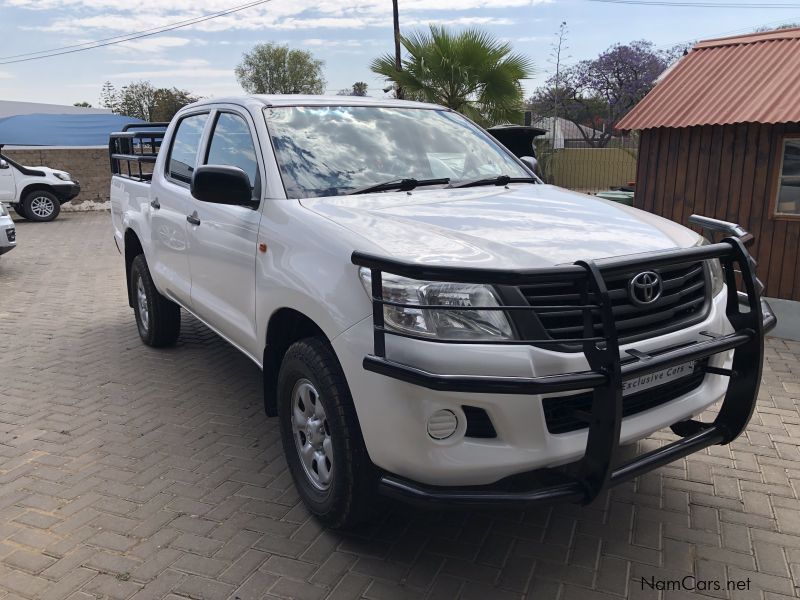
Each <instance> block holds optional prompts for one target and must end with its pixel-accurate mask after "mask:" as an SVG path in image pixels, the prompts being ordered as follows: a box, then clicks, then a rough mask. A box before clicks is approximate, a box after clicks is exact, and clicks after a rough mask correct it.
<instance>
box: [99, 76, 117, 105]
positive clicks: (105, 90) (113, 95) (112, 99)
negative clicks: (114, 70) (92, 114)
mask: <svg viewBox="0 0 800 600" xmlns="http://www.w3.org/2000/svg"><path fill="white" fill-rule="evenodd" d="M117 104H119V92H118V91H117V88H115V87H114V84H113V83H111V82H110V81H106V82H105V83H104V84H103V87H102V89H101V90H100V106H101V107H103V108H108V109H110V110H112V111H113V112H117V110H116V108H117Z"/></svg>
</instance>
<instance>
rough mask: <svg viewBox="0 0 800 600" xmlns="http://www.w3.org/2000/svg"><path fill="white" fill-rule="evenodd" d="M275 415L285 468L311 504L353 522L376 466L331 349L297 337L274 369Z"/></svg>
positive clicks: (331, 519)
mask: <svg viewBox="0 0 800 600" xmlns="http://www.w3.org/2000/svg"><path fill="white" fill-rule="evenodd" d="M278 418H279V420H280V429H281V438H282V441H283V449H284V452H285V454H286V460H287V463H288V465H289V471H290V472H291V474H292V478H293V479H294V482H295V485H296V486H297V490H298V492H299V493H300V497H301V498H302V499H303V501H304V502H305V504H306V506H307V507H308V508H309V510H310V511H311V512H312V513H313V514H315V515H316V516H317V517H318V518H319V519H320V520H321V521H322V522H323V523H325V524H326V525H328V526H331V527H337V528H347V527H351V526H353V525H355V524H357V523H358V522H359V521H361V520H362V519H363V518H364V517H365V516H366V512H367V511H368V509H370V508H371V507H372V506H371V505H372V499H373V496H374V494H375V482H376V478H375V475H374V468H373V466H372V463H371V462H370V460H369V457H368V456H367V449H366V447H365V446H364V440H363V438H362V437H361V428H360V427H359V424H358V418H357V417H356V411H355V407H354V406H353V399H352V397H351V396H350V390H349V388H348V387H347V382H346V381H345V378H344V373H343V372H342V368H341V366H340V365H339V361H338V360H337V359H336V356H335V355H334V352H333V349H332V348H331V347H330V345H329V344H328V343H327V341H325V340H323V339H320V338H306V339H304V340H300V341H299V342H295V343H294V344H292V346H290V347H289V350H287V352H286V355H285V356H284V358H283V362H282V363H281V368H280V372H279V374H278Z"/></svg>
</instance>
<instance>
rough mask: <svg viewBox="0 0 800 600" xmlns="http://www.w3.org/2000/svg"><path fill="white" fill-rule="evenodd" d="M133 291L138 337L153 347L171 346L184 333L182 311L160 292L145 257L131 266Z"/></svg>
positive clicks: (142, 255) (139, 257) (137, 258)
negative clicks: (182, 330)
mask: <svg viewBox="0 0 800 600" xmlns="http://www.w3.org/2000/svg"><path fill="white" fill-rule="evenodd" d="M130 289H131V293H132V294H133V312H134V314H135V315H136V326H137V327H138V329H139V337H140V338H142V341H143V342H144V343H145V344H147V345H148V346H153V347H154V348H161V347H163V346H172V345H173V344H174V343H175V342H176V341H177V340H178V335H179V334H180V332H181V309H180V307H179V306H178V305H177V304H175V303H174V302H173V301H172V300H169V299H168V298H165V297H164V296H162V295H161V294H160V293H159V292H158V290H157V289H156V286H155V284H153V278H152V277H151V276H150V269H148V267H147V261H146V260H145V258H144V254H140V255H139V256H137V257H136V258H134V259H133V263H131V287H130Z"/></svg>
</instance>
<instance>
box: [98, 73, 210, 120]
mask: <svg viewBox="0 0 800 600" xmlns="http://www.w3.org/2000/svg"><path fill="white" fill-rule="evenodd" d="M104 89H105V86H104ZM198 99H199V98H197V97H196V96H194V95H193V94H192V93H191V92H189V91H187V90H179V89H178V88H174V87H173V88H157V87H155V86H154V85H153V84H152V83H150V82H149V81H135V82H133V83H129V84H128V85H126V86H125V87H123V88H122V89H121V90H120V91H119V92H118V93H116V97H115V100H114V106H113V108H112V110H113V111H114V112H115V113H117V114H120V115H127V116H129V117H135V118H137V119H143V120H145V121H169V120H170V119H172V117H174V116H175V113H176V112H178V111H179V110H180V109H182V108H183V107H184V106H186V105H187V104H191V103H192V102H197V100H198Z"/></svg>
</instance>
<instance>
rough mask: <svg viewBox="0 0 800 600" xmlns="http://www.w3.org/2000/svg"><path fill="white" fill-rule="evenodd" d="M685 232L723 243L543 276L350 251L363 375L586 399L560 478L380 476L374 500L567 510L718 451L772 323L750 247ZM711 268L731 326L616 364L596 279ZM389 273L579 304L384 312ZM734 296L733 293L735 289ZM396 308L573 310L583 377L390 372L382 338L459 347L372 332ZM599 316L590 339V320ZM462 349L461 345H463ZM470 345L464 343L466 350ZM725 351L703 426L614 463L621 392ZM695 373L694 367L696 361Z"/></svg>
mask: <svg viewBox="0 0 800 600" xmlns="http://www.w3.org/2000/svg"><path fill="white" fill-rule="evenodd" d="M690 222H691V223H692V224H694V225H696V226H698V227H700V228H703V229H706V230H708V231H714V232H722V233H725V234H727V237H725V238H724V239H722V240H721V241H720V242H718V243H712V244H708V245H703V246H696V247H692V248H686V249H676V250H666V251H660V252H654V253H648V254H647V255H634V256H623V257H617V258H609V259H601V260H589V261H578V262H576V263H574V264H571V265H565V266H557V267H552V268H543V269H531V270H523V271H511V270H500V269H478V268H458V267H447V266H435V265H423V264H417V263H408V262H403V261H399V260H395V259H391V258H383V257H378V256H374V255H370V254H365V253H362V252H354V253H353V255H352V262H353V263H354V264H355V265H358V266H361V267H365V268H367V269H369V270H370V272H371V275H372V294H371V295H372V307H373V312H372V317H373V330H374V353H373V354H370V355H368V356H366V357H365V358H364V361H363V366H364V369H366V370H367V371H371V372H373V373H378V374H380V375H384V376H387V377H391V378H394V379H398V380H401V381H404V382H407V383H411V384H414V385H418V386H421V387H424V388H428V389H432V390H438V391H448V392H471V393H487V394H546V393H552V392H565V391H579V390H580V391H586V390H591V392H592V403H591V410H590V411H588V412H581V414H577V415H575V417H576V418H579V419H581V420H582V421H583V422H584V423H586V424H587V426H588V435H587V443H586V451H585V453H584V456H583V458H582V459H581V460H579V461H578V462H576V463H573V464H571V465H568V466H567V467H566V468H564V467H559V468H553V469H538V470H536V471H533V472H530V473H526V474H522V476H513V477H511V478H506V479H505V480H501V481H500V482H498V483H497V484H493V485H488V486H469V487H443V486H431V485H424V484H420V483H417V482H413V481H409V480H407V479H404V478H401V477H398V476H396V475H393V474H389V473H384V474H383V475H382V476H381V478H380V484H379V485H380V489H381V491H382V492H383V493H384V494H387V495H390V496H394V497H397V498H400V499H403V500H407V501H411V502H419V503H423V504H429V503H431V502H433V503H436V502H444V503H447V504H456V505H466V506H483V505H496V504H502V505H513V506H528V505H531V504H536V503H545V502H554V501H567V502H580V503H589V502H591V501H592V500H594V499H595V498H596V497H597V496H598V495H599V494H601V493H603V491H604V490H606V489H607V488H609V487H610V486H613V485H616V484H619V483H622V482H624V481H627V480H630V479H632V478H634V477H637V476H638V475H641V474H643V473H645V472H648V471H650V470H652V469H655V468H658V467H660V466H662V465H665V464H667V463H669V462H672V461H674V460H677V459H679V458H682V457H684V456H687V455H689V454H691V453H693V452H696V451H698V450H700V449H702V448H705V447H707V446H711V445H714V444H728V443H730V442H731V441H732V440H733V439H735V438H736V437H737V436H738V435H739V434H740V433H741V432H742V431H743V430H744V428H745V427H746V425H747V423H748V421H749V420H750V417H751V415H752V413H753V410H754V407H755V404H756V397H757V395H758V389H759V385H760V382H761V368H762V365H761V363H762V359H763V354H764V334H765V332H766V331H769V330H770V329H772V328H773V327H774V326H775V324H776V319H775V317H774V315H773V314H772V312H771V310H770V308H769V306H768V305H767V303H766V302H764V301H763V300H762V299H761V297H760V295H761V288H762V286H761V284H760V282H759V281H758V279H757V278H756V275H755V272H754V267H755V261H754V260H753V259H752V257H751V256H750V255H749V253H748V252H747V250H746V248H745V244H746V243H749V242H750V241H752V236H751V235H750V234H748V233H747V232H746V231H745V230H744V229H742V228H741V227H739V226H738V225H735V224H732V223H727V222H725V221H718V220H715V219H710V218H708V217H699V216H692V217H691V218H690ZM709 259H719V260H720V262H721V264H722V267H723V270H724V278H725V285H726V287H727V289H728V297H727V306H726V309H725V310H726V315H727V317H728V319H729V321H730V323H731V325H732V326H733V329H734V331H733V332H732V333H727V334H723V333H721V332H712V331H704V332H702V335H703V337H704V338H706V339H703V340H701V341H697V342H695V343H692V344H689V345H683V346H680V347H676V348H672V349H667V350H665V351H661V352H659V353H657V354H652V353H651V354H648V353H645V352H640V351H637V350H635V349H628V350H627V352H626V356H625V357H624V358H622V357H621V356H620V347H619V346H620V344H619V338H618V334H617V330H616V327H615V320H614V317H613V313H612V309H611V303H610V300H609V295H608V290H607V288H606V283H605V278H606V277H610V276H614V275H621V274H627V273H630V272H631V271H633V272H634V273H636V272H637V271H639V270H650V269H656V270H657V269H659V268H663V267H668V266H670V265H676V264H685V263H687V262H689V261H703V260H709ZM384 273H390V274H394V275H399V276H403V277H408V278H411V279H416V280H427V281H444V282H459V283H472V284H487V285H501V286H502V285H507V286H520V285H525V284H536V283H549V282H560V281H565V280H570V281H572V282H575V283H577V284H578V285H579V289H581V290H582V292H581V302H580V303H579V304H578V305H573V306H561V305H560V306H536V307H535V308H534V307H531V306H529V305H512V306H470V307H463V306H450V305H436V306H424V305H419V304H407V303H402V302H394V301H390V300H387V299H385V298H384V297H383V286H382V278H383V274H384ZM739 287H741V288H742V289H741V291H740V290H739ZM385 306H395V307H408V308H416V309H423V310H424V309H425V308H429V309H436V310H465V309H467V308H468V309H471V310H502V311H509V312H510V311H559V310H565V309H571V310H580V311H583V323H584V329H583V335H582V336H581V337H578V338H576V339H572V340H567V342H571V343H575V344H580V345H581V347H582V351H583V354H584V355H585V356H586V360H587V363H588V365H589V369H588V370H586V371H581V372H573V373H563V374H559V375H548V376H540V377H493V376H489V375H487V376H476V375H451V374H438V373H431V372H428V371H426V370H424V369H421V368H418V367H415V366H410V365H406V364H401V363H399V362H396V361H393V360H392V359H391V358H389V357H387V355H386V336H387V335H392V336H400V337H405V338H411V339H418V340H424V341H427V342H438V343H443V344H449V343H455V344H461V343H465V342H463V341H460V340H449V339H448V340H444V339H435V338H430V337H423V336H419V335H415V334H412V333H406V332H401V331H397V330H393V329H391V328H389V327H387V326H386V324H385V322H384V307H385ZM598 312H599V314H600V317H601V319H600V323H601V325H600V327H599V329H600V335H598V334H597V333H596V331H597V329H598V327H597V324H596V322H595V321H594V320H593V318H592V314H593V313H594V314H595V315H596V314H597V313H598ZM564 341H565V340H563V339H561V340H553V339H515V340H501V341H496V342H495V341H492V342H485V341H481V342H479V343H481V344H497V345H498V346H502V345H507V344H517V345H534V344H535V345H537V346H543V347H547V346H548V345H550V344H552V345H557V344H563V343H564ZM467 343H469V342H467ZM473 343H474V342H473ZM729 350H733V351H734V355H733V364H732V366H731V368H730V369H722V368H718V367H711V366H707V365H706V366H704V367H703V368H704V369H705V370H706V372H708V373H714V374H717V375H723V376H727V377H729V378H730V379H729V384H728V388H727V391H726V394H725V397H724V400H723V402H722V405H721V406H720V408H719V413H718V416H717V417H716V419H715V420H714V422H713V423H701V422H699V421H694V420H692V421H684V422H683V423H680V424H677V425H676V426H675V427H674V428H673V430H674V431H675V432H676V433H678V434H679V435H680V436H681V438H680V439H678V440H677V441H674V442H672V443H670V444H667V445H665V446H663V447H661V448H659V449H657V450H653V451H651V452H648V453H646V454H642V455H640V456H638V457H636V458H634V459H633V460H632V461H630V462H627V463H625V464H621V465H620V464H618V463H619V462H620V459H621V455H620V453H619V450H620V426H621V422H622V416H623V395H622V384H623V381H625V380H627V379H630V378H633V377H638V376H641V375H645V374H648V373H652V372H655V371H658V370H661V369H665V368H668V367H671V366H675V365H679V364H683V363H686V362H689V361H703V360H704V359H707V358H708V357H710V356H712V355H714V354H718V353H720V352H726V351H729ZM696 364H702V363H700V362H698V363H696Z"/></svg>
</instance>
